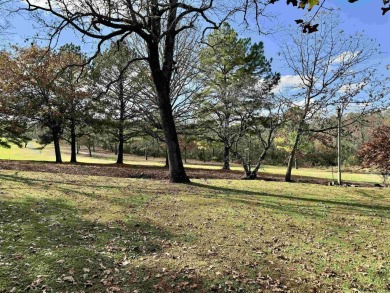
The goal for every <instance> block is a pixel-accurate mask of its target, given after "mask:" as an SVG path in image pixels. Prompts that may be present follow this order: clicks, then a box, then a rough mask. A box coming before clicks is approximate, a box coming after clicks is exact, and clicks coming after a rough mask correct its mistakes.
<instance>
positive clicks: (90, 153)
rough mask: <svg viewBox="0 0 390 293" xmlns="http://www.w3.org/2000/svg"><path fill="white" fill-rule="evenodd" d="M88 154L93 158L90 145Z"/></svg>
mask: <svg viewBox="0 0 390 293" xmlns="http://www.w3.org/2000/svg"><path fill="white" fill-rule="evenodd" d="M88 152H89V156H90V157H92V149H91V145H90V144H88Z"/></svg>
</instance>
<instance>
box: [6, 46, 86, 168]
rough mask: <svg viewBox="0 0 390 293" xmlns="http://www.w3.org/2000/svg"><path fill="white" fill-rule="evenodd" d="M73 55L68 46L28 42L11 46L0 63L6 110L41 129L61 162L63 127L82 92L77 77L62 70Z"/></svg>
mask: <svg viewBox="0 0 390 293" xmlns="http://www.w3.org/2000/svg"><path fill="white" fill-rule="evenodd" d="M74 58H75V55H74V54H73V53H72V52H70V51H69V50H65V49H63V50H60V51H59V52H53V51H50V50H48V49H47V48H39V47H37V46H31V47H28V48H15V49H14V52H13V54H8V55H7V57H6V61H5V62H2V63H1V64H0V65H1V69H0V70H1V71H2V72H3V73H4V74H3V75H2V79H3V81H4V84H5V85H6V86H5V87H3V88H2V91H3V93H4V94H6V95H7V109H8V111H9V113H11V115H13V116H15V117H19V119H24V120H26V121H27V122H28V123H29V124H32V125H34V124H36V125H39V126H40V127H42V128H43V129H44V130H45V132H44V134H43V135H42V137H41V140H42V142H44V143H45V144H47V143H50V142H54V149H55V156H56V162H57V163H61V162H62V157H61V149H60V139H61V136H62V134H63V131H64V129H65V127H66V125H67V122H69V121H71V120H73V119H75V115H76V112H75V110H76V108H75V107H76V106H77V103H78V101H80V99H81V98H83V97H85V95H86V93H85V91H84V89H82V88H80V84H79V83H78V82H77V79H75V78H70V77H72V76H73V73H72V72H69V71H67V70H65V71H64V68H68V66H69V65H70V64H74V62H75V60H74ZM68 69H69V68H68ZM73 106H74V107H73Z"/></svg>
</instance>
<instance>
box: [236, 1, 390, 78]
mask: <svg viewBox="0 0 390 293" xmlns="http://www.w3.org/2000/svg"><path fill="white" fill-rule="evenodd" d="M382 4H383V2H382V0H359V1H358V2H355V3H353V4H351V3H348V1H347V0H327V1H326V5H325V7H326V8H331V7H332V8H339V9H340V11H339V12H340V18H341V20H342V21H343V29H344V31H345V32H346V33H347V34H353V33H355V32H364V34H365V35H366V36H368V37H370V38H373V39H375V40H376V42H377V43H378V44H380V46H381V47H380V48H381V52H382V54H381V57H380V58H381V59H382V61H383V63H384V64H390V13H387V14H386V15H384V16H382V10H381V7H383V5H382ZM269 11H270V12H272V13H274V14H275V15H277V16H278V17H277V22H275V21H274V22H272V21H271V22H269V23H268V24H267V25H268V26H270V25H271V26H272V25H274V26H277V25H279V27H280V28H281V29H283V27H286V26H288V25H295V22H294V20H295V19H300V18H303V16H304V15H305V13H306V11H303V10H302V9H296V8H293V7H292V6H291V4H290V6H286V5H285V3H284V1H280V2H277V3H276V4H274V5H271V6H270V10H269ZM313 12H314V9H313ZM313 12H311V14H312V13H313ZM240 33H241V35H242V36H245V37H251V38H252V39H253V40H254V41H263V42H264V46H265V53H266V55H267V57H269V58H271V57H272V58H273V59H274V62H273V64H274V69H275V70H276V71H279V72H281V73H282V74H290V72H289V70H288V69H287V68H286V67H285V66H284V63H283V61H282V60H280V57H278V55H277V52H278V51H279V46H278V44H277V43H278V39H279V38H280V35H281V33H275V34H271V35H266V36H264V35H259V34H257V33H256V32H248V31H247V30H245V29H242V30H241V31H240Z"/></svg>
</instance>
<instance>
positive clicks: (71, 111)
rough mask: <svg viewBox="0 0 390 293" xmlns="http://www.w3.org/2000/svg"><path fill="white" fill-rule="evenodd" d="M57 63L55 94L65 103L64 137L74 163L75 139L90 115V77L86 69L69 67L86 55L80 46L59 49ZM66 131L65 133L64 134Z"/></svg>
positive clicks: (81, 133) (89, 119)
mask: <svg viewBox="0 0 390 293" xmlns="http://www.w3.org/2000/svg"><path fill="white" fill-rule="evenodd" d="M57 59H58V63H57V66H59V67H60V68H61V69H62V70H61V71H59V73H58V76H55V77H54V78H55V79H56V81H55V82H54V83H55V84H56V95H57V97H58V99H59V100H61V101H62V103H63V104H64V109H65V112H64V113H63V114H64V117H63V118H64V126H63V127H64V130H65V131H66V132H64V136H63V137H64V138H65V139H67V140H68V141H69V142H70V146H71V148H70V149H71V154H70V162H71V163H76V162H77V158H76V156H77V150H76V140H77V138H78V137H81V136H82V135H83V131H82V129H83V128H85V126H86V124H87V123H90V121H91V118H92V104H91V101H92V99H91V98H92V94H91V89H90V88H91V79H90V77H89V71H88V70H87V68H84V69H82V68H80V67H75V66H71V65H74V64H77V63H81V62H83V60H85V56H83V54H82V53H81V50H80V47H79V46H75V45H73V44H66V45H64V46H62V47H61V48H60V49H59V52H58V54H57ZM66 134H68V135H66Z"/></svg>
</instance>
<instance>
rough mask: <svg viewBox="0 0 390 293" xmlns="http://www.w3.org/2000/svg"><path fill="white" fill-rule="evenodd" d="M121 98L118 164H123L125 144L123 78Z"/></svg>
mask: <svg viewBox="0 0 390 293" xmlns="http://www.w3.org/2000/svg"><path fill="white" fill-rule="evenodd" d="M119 99H120V114H119V115H120V117H119V129H118V130H119V134H118V139H119V143H118V157H117V160H116V163H117V164H123V144H124V135H123V132H124V123H125V118H124V117H125V102H124V92H123V79H120V81H119Z"/></svg>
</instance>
